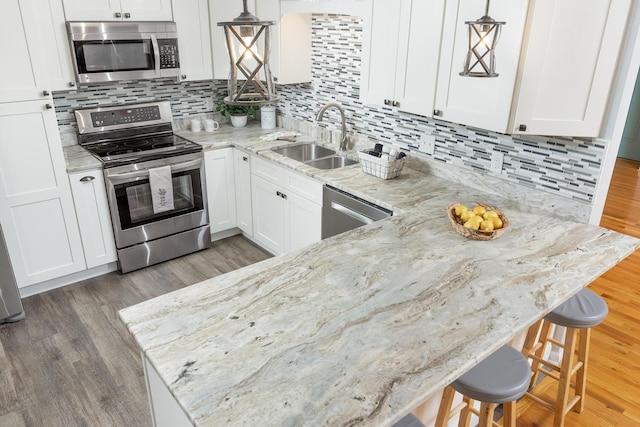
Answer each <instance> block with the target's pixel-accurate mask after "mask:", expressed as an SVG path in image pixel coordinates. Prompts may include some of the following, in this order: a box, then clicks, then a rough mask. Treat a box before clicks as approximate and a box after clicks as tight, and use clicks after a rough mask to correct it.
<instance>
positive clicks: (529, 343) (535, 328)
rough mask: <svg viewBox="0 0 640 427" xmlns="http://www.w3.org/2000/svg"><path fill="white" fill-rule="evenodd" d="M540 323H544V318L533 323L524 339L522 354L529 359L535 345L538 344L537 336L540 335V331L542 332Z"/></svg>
mask: <svg viewBox="0 0 640 427" xmlns="http://www.w3.org/2000/svg"><path fill="white" fill-rule="evenodd" d="M540 325H542V319H540V320H538V321H537V322H536V323H535V324H533V325H531V327H530V328H529V330H528V331H527V336H526V337H525V339H524V344H522V351H521V353H522V355H523V356H524V357H525V358H526V359H528V358H529V356H531V351H532V350H533V346H534V345H535V344H536V338H537V337H538V332H540Z"/></svg>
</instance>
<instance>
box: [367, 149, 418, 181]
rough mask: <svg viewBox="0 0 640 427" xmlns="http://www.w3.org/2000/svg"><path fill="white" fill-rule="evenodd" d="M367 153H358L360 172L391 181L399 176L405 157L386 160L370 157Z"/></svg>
mask: <svg viewBox="0 0 640 427" xmlns="http://www.w3.org/2000/svg"><path fill="white" fill-rule="evenodd" d="M367 151H368V150H366V151H358V157H360V165H362V172H364V173H366V174H369V175H373V176H376V177H378V178H382V179H392V178H395V177H397V176H398V175H400V172H401V171H402V168H403V167H404V161H405V158H406V157H403V158H401V159H392V160H388V159H385V158H381V157H376V156H372V155H370V154H369V153H368V152H367Z"/></svg>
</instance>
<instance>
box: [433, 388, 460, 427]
mask: <svg viewBox="0 0 640 427" xmlns="http://www.w3.org/2000/svg"><path fill="white" fill-rule="evenodd" d="M455 394H456V391H455V390H454V389H453V387H451V386H447V387H445V389H444V391H443V392H442V400H440V408H439V409H438V416H437V417H436V422H435V424H434V427H446V426H447V424H448V423H449V418H450V417H451V404H452V403H453V396H454V395H455Z"/></svg>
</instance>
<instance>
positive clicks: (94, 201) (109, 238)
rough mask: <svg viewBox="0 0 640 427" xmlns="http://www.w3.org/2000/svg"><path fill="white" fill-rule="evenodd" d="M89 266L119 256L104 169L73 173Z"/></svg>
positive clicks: (74, 197)
mask: <svg viewBox="0 0 640 427" xmlns="http://www.w3.org/2000/svg"><path fill="white" fill-rule="evenodd" d="M69 183H70V184H71V192H72V193H73V200H74V205H75V208H76V216H77V217H78V226H79V227H80V237H81V238H82V247H83V249H84V259H85V262H86V263H87V268H93V267H97V266H100V265H104V264H108V263H110V262H115V261H117V260H118V254H117V253H116V245H115V241H114V238H113V228H112V224H111V216H110V214H109V202H108V200H107V191H106V188H105V186H104V176H103V175H102V170H98V169H96V170H91V171H85V172H76V173H71V174H69Z"/></svg>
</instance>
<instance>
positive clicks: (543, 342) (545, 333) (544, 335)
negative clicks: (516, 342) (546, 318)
mask: <svg viewBox="0 0 640 427" xmlns="http://www.w3.org/2000/svg"><path fill="white" fill-rule="evenodd" d="M549 335H551V322H543V324H542V330H541V331H540V339H539V340H538V342H539V343H540V345H539V347H538V348H537V349H536V350H534V352H533V354H534V355H535V356H536V357H538V358H542V357H543V356H544V352H545V350H546V348H547V344H548V343H549V341H548V340H549ZM536 345H538V344H537V343H536ZM540 365H541V363H540V362H539V361H537V360H535V359H533V360H532V361H531V372H533V376H532V377H531V382H530V383H529V387H534V386H535V385H536V384H537V382H538V376H539V375H540Z"/></svg>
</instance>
